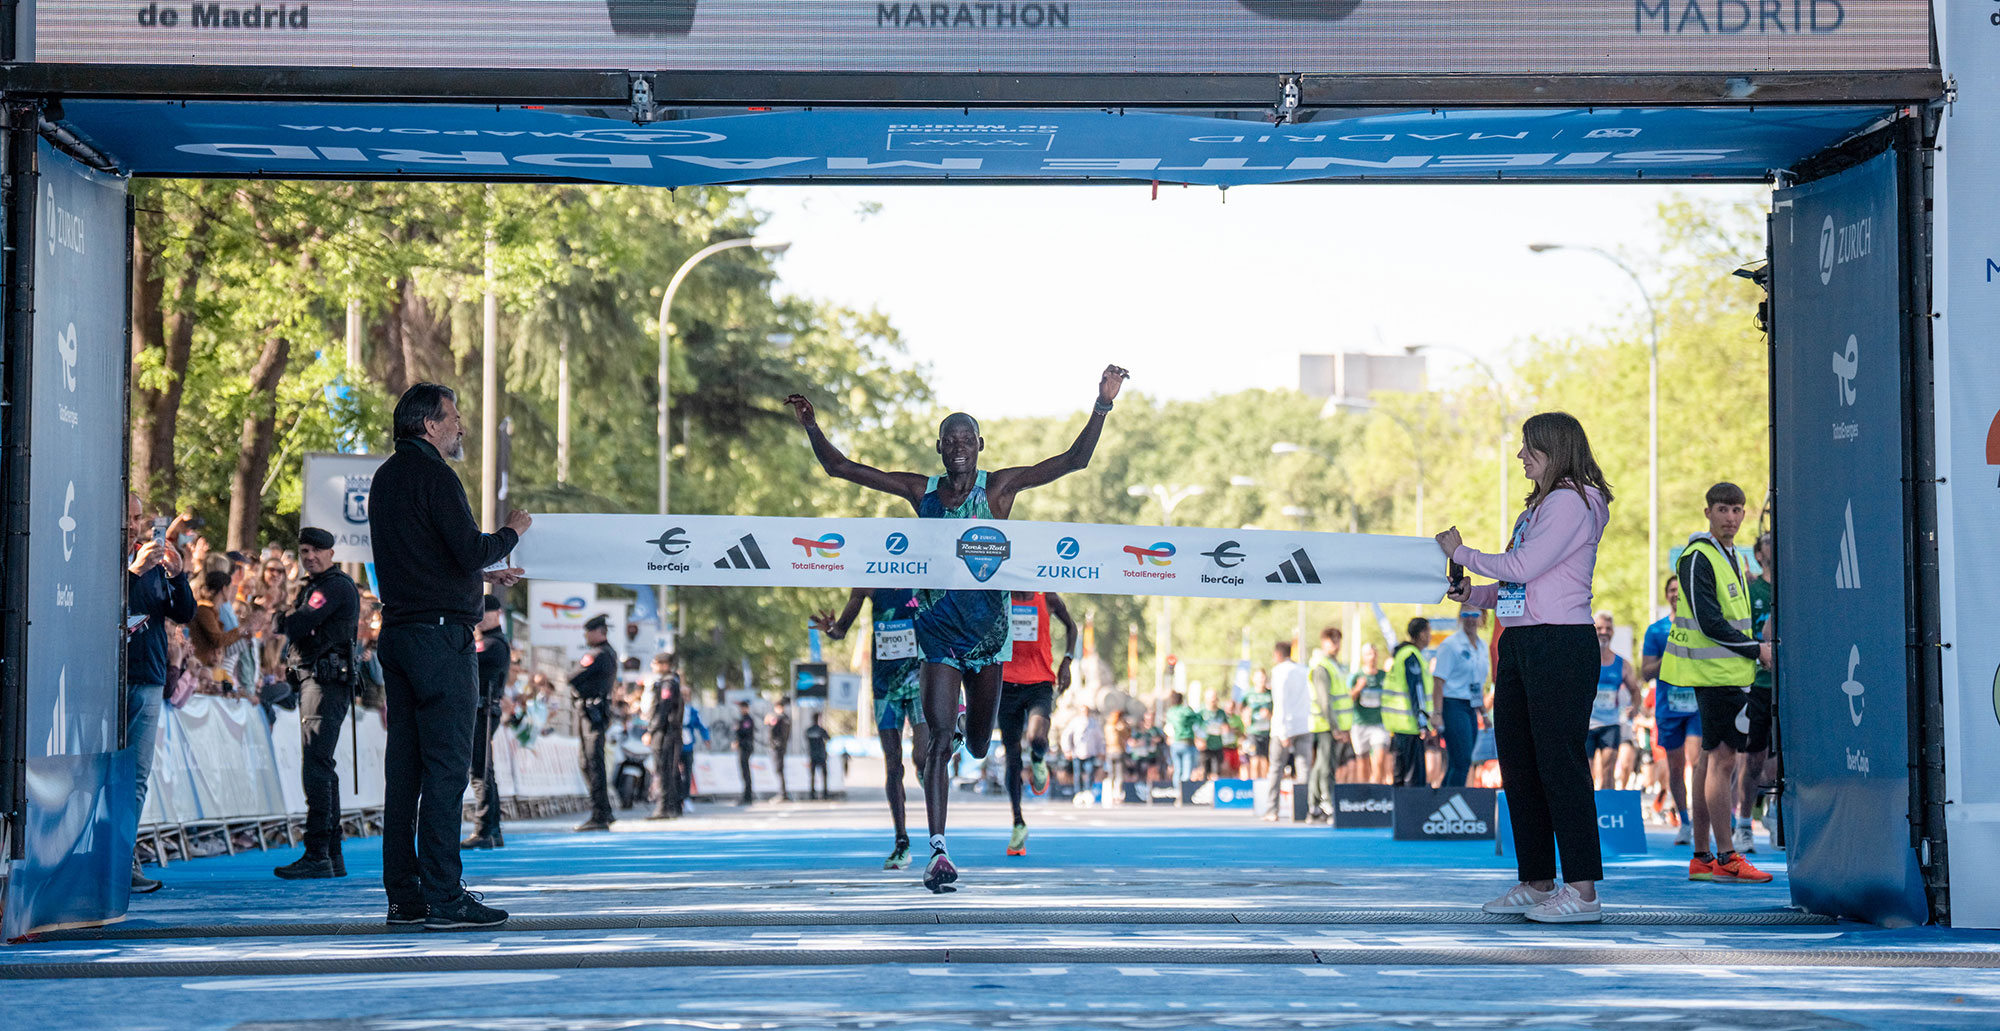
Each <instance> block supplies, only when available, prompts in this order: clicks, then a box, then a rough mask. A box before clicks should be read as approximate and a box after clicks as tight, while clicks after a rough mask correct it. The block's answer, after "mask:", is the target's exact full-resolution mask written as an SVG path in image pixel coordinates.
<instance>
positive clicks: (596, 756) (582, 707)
mask: <svg viewBox="0 0 2000 1031" xmlns="http://www.w3.org/2000/svg"><path fill="white" fill-rule="evenodd" d="M610 725H611V714H610V712H609V711H608V709H607V706H606V703H604V702H596V703H591V702H585V701H582V700H581V699H579V700H578V701H577V720H576V736H577V741H578V743H579V744H581V745H582V750H581V751H580V752H578V754H577V759H576V764H577V768H579V769H581V770H582V771H583V783H584V785H585V786H586V787H588V788H589V789H590V818H591V819H592V820H596V821H598V822H599V823H610V822H611V818H612V815H613V814H612V811H611V789H610V787H609V785H608V784H607V783H606V781H605V775H604V731H605V728H606V727H609V726H610Z"/></svg>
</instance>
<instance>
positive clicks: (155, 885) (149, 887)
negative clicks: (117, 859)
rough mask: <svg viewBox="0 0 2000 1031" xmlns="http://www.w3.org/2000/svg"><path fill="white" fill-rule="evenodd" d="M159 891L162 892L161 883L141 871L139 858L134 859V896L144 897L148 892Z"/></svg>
mask: <svg viewBox="0 0 2000 1031" xmlns="http://www.w3.org/2000/svg"><path fill="white" fill-rule="evenodd" d="M159 890H160V882H159V881H156V880H154V879H152V878H151V877H148V876H146V875H145V873H144V872H142V871H141V870H140V869H139V860H138V857H136V856H135V857H133V859H132V894H134V895H144V894H147V893H148V892H155V891H159Z"/></svg>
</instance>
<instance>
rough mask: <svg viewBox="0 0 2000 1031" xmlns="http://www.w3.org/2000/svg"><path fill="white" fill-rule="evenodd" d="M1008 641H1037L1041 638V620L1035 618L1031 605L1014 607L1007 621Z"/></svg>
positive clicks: (1033, 608)
mask: <svg viewBox="0 0 2000 1031" xmlns="http://www.w3.org/2000/svg"><path fill="white" fill-rule="evenodd" d="M1007 626H1008V634H1007V639H1008V640H1010V641H1030V642H1032V641H1038V640H1041V637H1042V627H1041V620H1040V619H1037V618H1036V612H1035V607H1034V606H1033V605H1016V606H1014V609H1013V613H1012V614H1011V615H1010V616H1009V617H1008V620H1007Z"/></svg>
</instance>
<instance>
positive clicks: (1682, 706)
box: [1667, 687, 1701, 712]
mask: <svg viewBox="0 0 2000 1031" xmlns="http://www.w3.org/2000/svg"><path fill="white" fill-rule="evenodd" d="M1667 708H1668V709H1670V710H1672V711H1674V712H1699V711H1700V710H1701V704H1700V703H1698V702H1696V701H1695V700H1694V688H1692V687H1676V688H1674V689H1673V690H1671V691H1668V692H1667Z"/></svg>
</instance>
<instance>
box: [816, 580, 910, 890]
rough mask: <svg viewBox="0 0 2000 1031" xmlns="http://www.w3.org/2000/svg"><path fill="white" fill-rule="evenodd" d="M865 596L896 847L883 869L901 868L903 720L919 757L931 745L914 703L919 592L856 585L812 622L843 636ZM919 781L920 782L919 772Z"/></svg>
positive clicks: (904, 857) (905, 839)
mask: <svg viewBox="0 0 2000 1031" xmlns="http://www.w3.org/2000/svg"><path fill="white" fill-rule="evenodd" d="M864 600H865V601H868V602H869V603H870V604H871V605H872V606H873V607H874V610H875V612H874V624H875V625H874V631H875V632H874V636H873V638H872V639H871V640H870V644H871V645H872V652H871V654H872V656H873V658H872V660H871V661H870V663H869V667H868V668H869V672H870V682H871V685H872V686H873V687H874V692H873V694H874V695H875V730H876V732H877V733H879V734H881V735H882V764H883V766H884V767H885V772H886V773H887V777H886V778H885V786H886V787H887V789H888V796H889V817H890V819H891V820H893V821H894V822H895V824H896V847H895V849H894V850H893V851H891V852H890V853H889V858H888V859H885V860H883V861H882V869H884V870H901V869H904V868H906V867H908V866H909V865H910V830H909V825H908V823H907V822H906V821H905V818H904V807H903V803H904V794H903V724H904V723H905V722H907V723H909V725H910V744H911V746H912V752H913V754H914V755H916V756H917V758H918V759H919V760H920V761H921V759H922V758H923V756H924V755H925V753H926V752H928V751H929V750H930V735H929V734H927V733H925V727H924V709H923V706H922V705H920V704H918V702H919V700H920V698H921V696H922V691H921V689H920V688H919V686H918V682H917V671H918V669H919V668H920V667H921V666H922V665H923V663H922V662H921V661H920V660H919V659H918V658H917V631H916V617H917V592H915V591H912V590H910V589H909V588H907V587H885V588H878V589H876V590H872V591H871V590H869V589H867V588H865V587H856V588H854V589H853V590H851V591H849V592H848V593H847V608H845V609H843V610H842V611H841V613H840V617H839V618H838V619H836V618H834V615H833V613H831V612H825V613H821V614H820V615H817V616H814V617H813V620H812V625H813V626H814V627H817V628H818V629H820V630H822V631H824V632H825V633H826V636H828V637H830V638H832V639H833V640H836V641H838V640H840V639H841V638H843V637H846V636H847V628H848V627H850V626H853V625H854V617H855V616H858V615H860V614H861V603H862V602H863V601H864ZM918 783H922V780H921V778H919V780H918Z"/></svg>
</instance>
